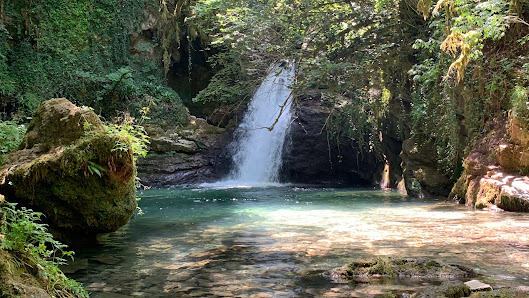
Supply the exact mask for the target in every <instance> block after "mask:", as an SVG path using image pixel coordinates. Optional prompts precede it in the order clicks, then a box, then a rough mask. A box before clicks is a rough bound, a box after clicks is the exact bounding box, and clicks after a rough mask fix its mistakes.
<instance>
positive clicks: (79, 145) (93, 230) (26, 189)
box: [0, 98, 137, 240]
mask: <svg viewBox="0 0 529 298" xmlns="http://www.w3.org/2000/svg"><path fill="white" fill-rule="evenodd" d="M117 142H124V140H123V139H121V138H120V137H118V136H111V135H109V134H107V133H106V132H105V131H104V128H103V124H102V122H101V121H100V120H99V118H98V117H97V115H96V114H95V113H94V112H93V111H91V110H89V109H86V108H79V107H76V106H75V105H73V104H72V103H71V102H70V101H68V100H67V99H64V98H58V99H52V100H48V101H45V102H44V103H42V105H41V106H40V107H39V108H38V109H37V111H36V113H35V117H34V118H33V120H32V121H31V123H30V124H29V127H28V131H27V133H26V135H25V136H24V140H23V144H22V148H21V150H19V151H16V152H13V153H12V154H11V155H9V156H8V157H7V159H6V162H5V164H4V165H3V166H2V167H1V168H0V192H2V193H3V194H4V195H6V197H7V200H8V201H10V202H16V203H20V204H21V205H23V206H26V207H30V208H32V209H34V210H36V211H41V212H43V213H44V214H45V220H46V221H47V223H49V224H50V227H51V228H52V229H53V230H54V231H56V232H57V233H56V234H57V236H59V237H60V238H62V240H65V238H68V236H69V235H74V236H76V237H83V236H84V235H94V234H98V233H105V232H112V231H115V230H117V229H118V228H119V227H121V226H122V225H124V224H126V223H127V222H128V221H129V219H130V217H131V215H132V213H133V212H134V210H135V209H136V206H137V205H136V196H135V192H136V190H135V187H134V178H135V172H136V168H135V165H134V160H133V157H132V150H131V149H128V150H119V151H115V150H113V149H114V147H115V145H116V143H117ZM129 148H130V146H129ZM94 166H97V167H98V172H99V174H96V173H95V172H94V170H91V168H90V167H94Z"/></svg>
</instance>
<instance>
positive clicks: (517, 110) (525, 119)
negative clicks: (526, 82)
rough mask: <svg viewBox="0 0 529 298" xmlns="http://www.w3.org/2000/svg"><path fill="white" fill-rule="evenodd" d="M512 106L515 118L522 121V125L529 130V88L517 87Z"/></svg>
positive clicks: (512, 97) (513, 92)
mask: <svg viewBox="0 0 529 298" xmlns="http://www.w3.org/2000/svg"><path fill="white" fill-rule="evenodd" d="M511 104H512V112H513V117H514V118H516V119H518V120H519V121H520V124H521V125H522V126H523V127H525V128H529V92H527V88H524V87H522V86H515V87H514V90H513V91H512V94H511Z"/></svg>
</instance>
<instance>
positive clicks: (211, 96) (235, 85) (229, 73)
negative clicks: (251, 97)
mask: <svg viewBox="0 0 529 298" xmlns="http://www.w3.org/2000/svg"><path fill="white" fill-rule="evenodd" d="M239 59H240V58H239V56H238V55H237V53H236V52H235V51H228V52H222V53H219V54H217V55H215V56H213V57H212V59H211V61H212V62H213V63H214V64H215V65H216V66H217V67H219V68H220V69H219V71H217V72H216V73H215V75H214V76H213V78H212V79H211V81H210V82H209V84H208V86H207V87H206V88H205V89H203V90H202V91H200V92H199V93H198V95H197V96H196V97H195V98H194V99H193V101H194V102H201V103H210V104H211V103H217V104H229V103H234V102H238V101H240V100H242V99H243V98H245V96H247V95H248V94H249V93H250V92H251V91H252V83H255V81H254V80H252V79H251V78H250V76H248V75H246V74H245V73H244V70H242V69H241V65H240V64H239V63H238V61H239Z"/></svg>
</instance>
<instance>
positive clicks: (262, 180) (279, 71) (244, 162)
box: [204, 63, 294, 188]
mask: <svg viewBox="0 0 529 298" xmlns="http://www.w3.org/2000/svg"><path fill="white" fill-rule="evenodd" d="M283 64H286V63H283ZM293 77H294V66H292V65H286V66H285V65H282V66H279V65H277V66H275V67H273V68H272V71H270V73H269V74H268V76H267V77H266V79H265V80H264V81H263V83H262V84H261V86H259V89H257V91H256V92H255V94H254V95H253V97H252V100H251V101H250V105H249V107H248V111H247V112H246V114H245V115H244V117H243V120H242V122H241V123H240V124H239V127H238V128H237V130H236V132H235V140H236V141H235V143H234V144H232V147H233V157H232V159H233V164H234V168H233V169H232V171H231V173H230V174H229V175H228V177H227V178H226V179H224V180H221V181H219V182H216V183H208V184H204V186H208V187H218V188H224V187H226V188H228V187H240V188H242V187H270V186H279V185H281V184H279V177H278V174H279V169H280V167H281V160H282V152H283V144H284V142H285V136H286V133H287V130H288V127H289V124H290V119H291V112H290V108H291V99H290V94H291V89H290V86H291V84H292V79H293ZM281 108H283V111H282V112H281ZM280 114H281V115H280ZM274 123H275V124H274ZM272 126H273V129H271V130H270V129H269V128H270V127H272Z"/></svg>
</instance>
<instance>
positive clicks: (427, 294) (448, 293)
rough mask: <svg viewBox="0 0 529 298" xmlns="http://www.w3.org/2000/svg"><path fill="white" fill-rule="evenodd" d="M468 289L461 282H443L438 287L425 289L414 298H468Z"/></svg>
mask: <svg viewBox="0 0 529 298" xmlns="http://www.w3.org/2000/svg"><path fill="white" fill-rule="evenodd" d="M468 295H470V288H469V287H468V286H467V285H465V284H464V283H463V282H461V281H452V280H451V281H445V282H443V283H442V284H441V285H439V286H433V287H427V288H426V289H424V290H422V291H420V292H419V293H417V294H416V295H414V297H415V298H460V297H468Z"/></svg>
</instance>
